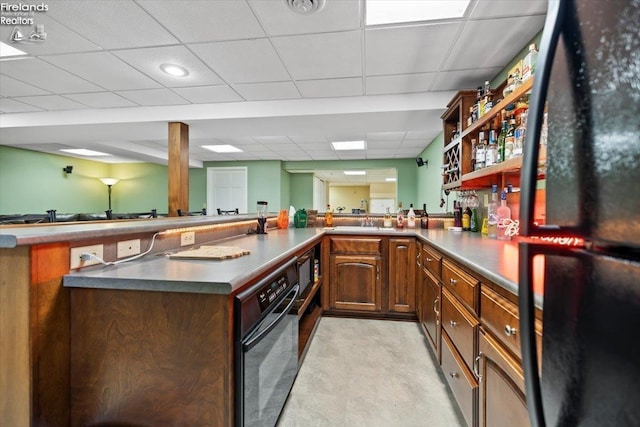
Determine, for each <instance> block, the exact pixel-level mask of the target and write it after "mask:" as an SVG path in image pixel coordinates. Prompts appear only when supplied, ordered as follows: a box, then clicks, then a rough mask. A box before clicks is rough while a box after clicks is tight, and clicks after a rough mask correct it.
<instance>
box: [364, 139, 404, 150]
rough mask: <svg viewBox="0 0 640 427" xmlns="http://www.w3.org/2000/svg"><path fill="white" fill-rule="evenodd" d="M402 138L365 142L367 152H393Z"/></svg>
mask: <svg viewBox="0 0 640 427" xmlns="http://www.w3.org/2000/svg"><path fill="white" fill-rule="evenodd" d="M401 140H402V138H399V139H395V140H379V141H367V150H369V149H373V150H382V149H384V150H391V151H393V150H395V149H396V148H397V147H398V146H399V145H400V141H401Z"/></svg>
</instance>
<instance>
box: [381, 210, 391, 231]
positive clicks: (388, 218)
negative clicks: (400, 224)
mask: <svg viewBox="0 0 640 427" xmlns="http://www.w3.org/2000/svg"><path fill="white" fill-rule="evenodd" d="M392 225H393V221H392V220H391V208H389V206H387V212H386V213H385V214H384V221H383V226H384V228H391V226H392Z"/></svg>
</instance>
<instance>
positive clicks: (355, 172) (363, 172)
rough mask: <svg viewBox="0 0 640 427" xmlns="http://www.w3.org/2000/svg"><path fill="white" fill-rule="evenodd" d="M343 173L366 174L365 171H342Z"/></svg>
mask: <svg viewBox="0 0 640 427" xmlns="http://www.w3.org/2000/svg"><path fill="white" fill-rule="evenodd" d="M344 174H345V175H366V174H367V171H344Z"/></svg>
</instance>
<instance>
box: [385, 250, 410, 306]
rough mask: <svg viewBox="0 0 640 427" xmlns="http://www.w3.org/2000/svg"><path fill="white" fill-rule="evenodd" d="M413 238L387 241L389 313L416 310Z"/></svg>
mask: <svg viewBox="0 0 640 427" xmlns="http://www.w3.org/2000/svg"><path fill="white" fill-rule="evenodd" d="M414 242H415V239H413V238H390V239H389V265H388V267H389V270H388V271H389V273H388V274H389V275H388V277H389V282H388V285H389V287H388V289H389V294H388V295H389V299H388V303H389V311H391V312H398V313H413V312H415V310H416V247H415V243H414Z"/></svg>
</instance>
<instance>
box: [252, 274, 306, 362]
mask: <svg viewBox="0 0 640 427" xmlns="http://www.w3.org/2000/svg"><path fill="white" fill-rule="evenodd" d="M299 291H300V286H299V285H295V286H294V287H293V288H291V290H290V291H289V295H291V294H293V295H291V301H290V302H289V304H287V307H286V308H285V309H284V310H282V313H280V314H279V315H278V317H276V318H275V319H274V320H273V321H272V322H271V323H270V324H269V325H268V326H267V327H266V328H264V329H263V330H261V331H260V327H261V326H262V324H263V323H264V322H265V321H266V319H267V318H266V317H265V319H264V320H263V321H262V322H261V323H260V324H259V325H258V326H257V327H256V329H255V332H254V333H253V334H251V335H249V336H248V337H246V338H245V339H244V340H243V341H242V351H244V352H247V351H249V350H251V349H252V348H253V347H255V346H256V345H257V344H258V343H259V342H260V341H261V340H262V338H264V337H265V335H267V334H268V333H269V332H271V331H272V330H273V328H275V327H276V326H277V325H278V323H280V321H281V320H282V319H284V317H285V316H286V315H287V314H289V311H291V307H293V304H295V302H296V298H298V292H299ZM284 299H286V297H285V298H283V300H284ZM273 310H275V308H274V309H273ZM269 314H270V313H269ZM258 331H259V332H258Z"/></svg>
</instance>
